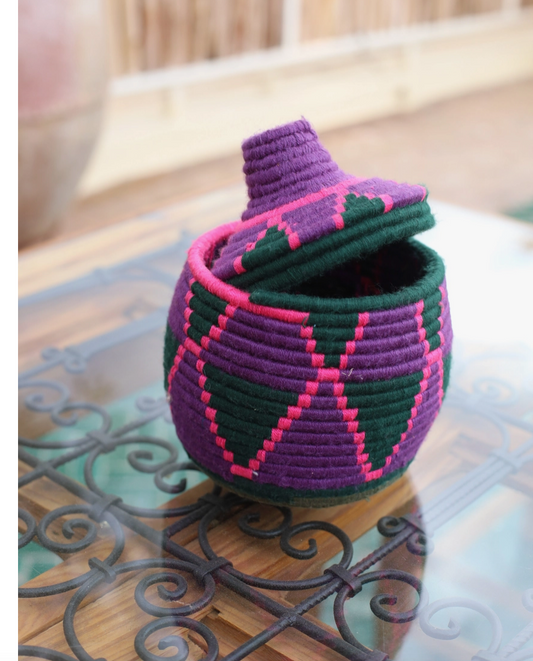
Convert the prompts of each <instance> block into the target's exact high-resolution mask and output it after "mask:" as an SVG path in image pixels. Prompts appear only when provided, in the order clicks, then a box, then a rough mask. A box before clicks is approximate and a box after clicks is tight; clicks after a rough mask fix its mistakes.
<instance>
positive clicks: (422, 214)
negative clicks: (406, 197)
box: [228, 198, 435, 291]
mask: <svg viewBox="0 0 533 661" xmlns="http://www.w3.org/2000/svg"><path fill="white" fill-rule="evenodd" d="M356 199H361V198H356ZM376 199H377V198H376ZM434 224H435V219H434V218H433V216H432V214H431V211H430V209H429V206H428V205H427V203H426V202H419V203H418V204H413V205H411V206H407V207H403V208H400V209H393V210H392V211H390V212H389V213H387V214H384V215H383V216H382V219H381V221H380V223H379V224H378V228H377V229H376V222H375V220H374V219H373V218H370V219H368V220H365V221H362V222H359V223H357V224H356V225H355V226H352V227H348V228H347V229H343V230H339V231H337V232H333V233H332V234H329V235H328V236H325V237H323V238H322V239H320V241H313V242H312V243H307V244H304V245H302V246H301V247H300V248H299V249H298V250H291V251H290V253H288V254H287V255H285V256H283V257H281V258H278V259H273V260H271V261H266V262H265V263H263V264H262V266H258V267H257V268H256V269H254V270H253V271H250V272H247V273H242V274H240V275H236V276H234V277H233V278H231V279H230V280H229V281H228V282H229V283H230V284H232V285H234V286H235V287H238V288H239V289H245V290H247V291H254V290H255V289H260V290H267V291H279V290H285V291H286V290H287V288H288V287H290V286H292V285H294V284H298V283H300V282H304V281H305V280H307V279H309V278H312V277H315V276H317V275H320V274H322V273H325V272H326V271H330V270H331V269H333V268H335V267H336V266H339V265H341V264H344V263H346V262H348V261H351V260H352V259H355V258H358V257H362V256H364V255H368V254H370V253H372V252H375V251H376V250H378V249H379V248H380V247H381V246H382V244H383V242H384V241H386V242H387V243H392V242H394V241H399V240H401V239H404V238H406V237H409V236H413V235H414V234H417V233H418V232H420V231H422V230H425V229H429V228H431V227H433V225H434Z"/></svg>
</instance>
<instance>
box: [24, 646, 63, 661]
mask: <svg viewBox="0 0 533 661" xmlns="http://www.w3.org/2000/svg"><path fill="white" fill-rule="evenodd" d="M18 655H19V656H30V657H33V658H34V659H46V661H76V659H75V658H74V657H73V656H69V655H68V654H63V652H56V651H55V650H50V649H48V648H46V647H38V646H37V645H19V650H18Z"/></svg>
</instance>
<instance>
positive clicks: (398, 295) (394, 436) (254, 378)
mask: <svg viewBox="0 0 533 661" xmlns="http://www.w3.org/2000/svg"><path fill="white" fill-rule="evenodd" d="M243 153H244V156H245V166H244V172H245V174H246V181H247V184H248V190H249V194H250V202H249V204H248V207H247V209H246V211H245V212H244V213H243V220H242V221H236V222H234V223H230V224H228V225H224V226H221V227H218V228H216V229H215V230H212V231H211V232H208V233H207V234H205V235H203V236H201V237H200V238H199V239H197V240H196V241H195V243H194V244H193V246H192V248H191V250H190V251H189V257H188V260H187V264H186V265H185V267H184V269H183V272H182V274H181V277H180V279H179V281H178V283H177V286H176V290H175V294H174V298H173V301H172V305H171V308H170V312H169V320H168V326H167V332H166V338H165V355H164V363H165V384H166V387H167V389H168V392H169V395H170V401H171V411H172V415H173V419H174V423H175V426H176V430H177V433H178V436H179V438H180V439H181V441H182V443H183V445H184V447H185V448H186V450H187V452H188V453H189V456H190V457H191V459H192V460H193V461H194V462H195V463H197V464H198V465H199V466H200V467H201V468H202V469H203V470H204V471H205V472H206V473H207V474H208V475H209V476H210V477H212V478H213V479H214V480H215V481H217V482H218V483H221V484H223V485H224V486H226V487H228V488H229V489H231V490H233V491H236V492H238V493H241V494H244V495H246V496H248V497H252V498H255V499H256V500H262V501H266V502H271V503H276V504H288V505H299V506H315V507H319V506H327V505H331V504H336V503H341V502H347V501H350V500H354V499H357V498H361V497H365V496H366V495H368V494H370V493H372V492H374V491H376V490H378V489H380V488H382V487H383V486H385V485H386V484H389V483H390V482H392V481H393V480H395V479H397V478H398V477H399V476H400V475H401V474H402V473H403V472H404V471H405V470H406V468H407V467H408V465H409V464H410V462H411V461H412V460H413V458H414V456H415V454H416V451H417V450H418V448H419V446H420V444H421V443H422V441H423V440H424V438H425V436H426V435H427V432H428V431H429V428H430V427H431V425H432V423H433V421H434V419H435V417H436V415H437V413H438V411H439V409H440V406H441V404H442V399H443V397H444V393H445V390H446V387H447V383H448V379H449V370H450V356H451V354H450V351H451V342H452V329H451V322H450V313H449V306H448V298H447V294H446V285H445V278H444V265H443V263H442V260H441V259H440V257H439V256H438V255H437V253H435V252H434V251H432V250H430V249H429V248H427V247H426V246H424V245H422V244H420V243H418V242H417V241H416V240H414V239H412V238H411V237H412V236H413V235H414V234H416V233H418V232H420V231H423V230H425V229H428V228H429V227H432V226H433V225H434V218H433V216H432V214H431V211H430V209H429V206H428V205H427V202H426V199H425V198H426V190H425V189H424V188H423V187H422V186H409V185H407V184H396V183H395V182H390V181H383V180H380V179H366V180H362V179H357V178H354V177H351V176H349V175H346V174H345V173H343V172H342V171H341V170H339V168H338V167H337V166H336V164H335V163H334V162H333V161H332V160H331V157H330V156H329V154H328V152H327V151H326V150H325V149H324V148H323V147H322V146H321V145H320V143H319V142H318V138H317V136H316V133H315V132H314V131H313V130H312V128H311V127H310V125H309V124H308V123H307V122H306V121H305V120H301V121H299V122H294V123H292V124H288V125H285V126H283V127H278V128H277V129H273V130H271V131H267V132H265V133H263V134H260V135H259V136H254V137H252V138H250V139H249V140H247V141H246V142H245V143H244V145H243Z"/></svg>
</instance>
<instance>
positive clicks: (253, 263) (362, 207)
mask: <svg viewBox="0 0 533 661" xmlns="http://www.w3.org/2000/svg"><path fill="white" fill-rule="evenodd" d="M345 205H346V211H345V212H344V213H343V214H342V216H343V219H344V230H345V229H346V228H349V227H352V226H353V225H355V223H359V224H360V226H362V225H364V224H365V223H366V224H367V225H368V223H369V222H370V219H371V218H375V217H376V216H380V215H382V214H383V212H384V211H385V204H384V202H383V200H381V199H380V198H373V199H371V200H369V199H368V198H367V197H365V196H364V195H361V196H360V197H357V196H355V195H353V194H349V195H348V196H347V197H346V198H345ZM363 219H364V220H363ZM361 221H362V222H361ZM270 229H274V228H270ZM269 231H270V230H269ZM267 234H268V232H267ZM272 236H273V239H274V240H273V241H272V240H271V241H269V242H268V243H267V244H264V243H263V241H264V239H263V240H261V241H258V242H257V244H256V246H255V249H254V250H253V251H250V252H247V253H244V255H243V258H242V265H243V266H244V268H245V269H246V270H247V271H249V270H251V269H254V270H255V269H259V268H261V266H262V265H263V264H265V263H266V262H270V261H271V260H274V259H277V258H279V257H283V255H286V254H287V253H288V252H292V251H291V248H290V245H289V241H288V237H287V235H286V234H285V232H284V231H280V230H278V231H277V233H276V234H275V235H274V233H273V235H272ZM265 238H266V237H265ZM239 286H240V287H246V280H245V281H244V282H243V281H241V283H240V285H239Z"/></svg>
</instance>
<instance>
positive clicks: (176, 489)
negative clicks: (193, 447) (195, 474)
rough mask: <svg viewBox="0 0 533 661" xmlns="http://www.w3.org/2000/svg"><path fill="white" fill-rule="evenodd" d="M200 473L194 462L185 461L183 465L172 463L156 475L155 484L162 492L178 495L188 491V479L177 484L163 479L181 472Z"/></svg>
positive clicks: (184, 478)
mask: <svg viewBox="0 0 533 661" xmlns="http://www.w3.org/2000/svg"><path fill="white" fill-rule="evenodd" d="M189 470H192V471H198V467H197V466H196V465H195V464H193V463H192V461H183V462H181V463H177V462H175V463H172V464H168V465H167V466H163V468H160V469H159V470H158V471H157V472H156V474H155V475H154V483H155V485H156V487H157V488H158V489H159V490H160V491H164V492H165V493H172V494H178V493H183V492H184V491H185V490H186V489H187V478H186V477H183V478H182V479H181V480H180V481H179V482H178V483H177V484H169V483H168V482H165V480H164V479H163V478H165V477H167V476H169V475H172V474H173V473H178V472H180V471H189Z"/></svg>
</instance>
